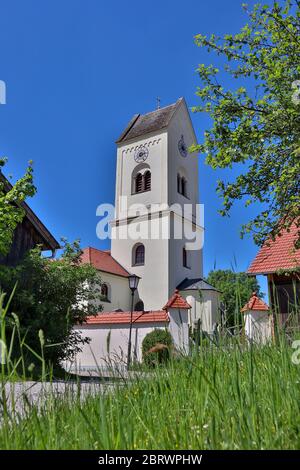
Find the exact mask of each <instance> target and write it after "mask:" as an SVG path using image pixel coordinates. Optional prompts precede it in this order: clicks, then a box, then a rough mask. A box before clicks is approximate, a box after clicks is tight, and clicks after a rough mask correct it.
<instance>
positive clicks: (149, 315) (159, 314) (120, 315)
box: [86, 310, 170, 325]
mask: <svg viewBox="0 0 300 470" xmlns="http://www.w3.org/2000/svg"><path fill="white" fill-rule="evenodd" d="M130 321H131V312H103V313H99V314H98V315H96V316H95V317H94V316H90V317H87V319H86V323H87V324H88V325H112V324H115V325H120V324H124V323H125V324H129V323H130ZM132 321H133V323H167V322H169V321H170V320H169V315H168V313H167V312H165V311H164V310H155V311H149V312H143V311H142V312H133V313H132Z"/></svg>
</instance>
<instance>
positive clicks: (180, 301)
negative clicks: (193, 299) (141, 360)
mask: <svg viewBox="0 0 300 470" xmlns="http://www.w3.org/2000/svg"><path fill="white" fill-rule="evenodd" d="M168 308H182V309H189V308H191V306H190V304H188V303H187V301H186V300H185V299H184V298H183V297H181V295H180V294H179V290H178V289H176V290H175V292H174V294H173V295H172V297H171V298H170V299H169V300H168V302H167V303H166V305H165V306H164V307H163V310H168Z"/></svg>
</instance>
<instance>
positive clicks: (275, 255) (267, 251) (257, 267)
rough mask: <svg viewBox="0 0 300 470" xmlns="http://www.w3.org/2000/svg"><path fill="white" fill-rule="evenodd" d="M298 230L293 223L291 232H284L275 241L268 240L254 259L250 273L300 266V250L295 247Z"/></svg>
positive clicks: (266, 272) (262, 272)
mask: <svg viewBox="0 0 300 470" xmlns="http://www.w3.org/2000/svg"><path fill="white" fill-rule="evenodd" d="M298 230H299V229H297V227H296V225H293V226H292V227H291V229H290V232H287V231H285V232H283V233H282V235H281V236H280V237H279V236H278V237H277V238H276V239H275V240H274V241H272V240H270V241H269V242H268V243H267V242H266V243H265V244H264V245H263V246H262V248H261V249H260V251H259V252H258V253H257V255H256V257H255V259H254V260H253V261H252V263H251V265H250V267H249V269H248V271H247V272H248V273H249V274H269V273H275V272H276V271H278V270H280V269H293V268H296V267H299V266H300V250H296V249H295V247H294V241H295V239H296V237H297V233H298Z"/></svg>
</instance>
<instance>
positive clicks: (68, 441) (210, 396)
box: [0, 343, 300, 449]
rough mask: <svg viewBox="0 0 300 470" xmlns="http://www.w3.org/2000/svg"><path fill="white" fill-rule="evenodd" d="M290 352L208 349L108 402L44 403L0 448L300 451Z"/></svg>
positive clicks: (5, 427)
mask: <svg viewBox="0 0 300 470" xmlns="http://www.w3.org/2000/svg"><path fill="white" fill-rule="evenodd" d="M293 352H294V350H293V349H292V348H291V347H289V346H287V345H285V344H284V343H282V344H281V345H280V346H276V347H275V346H269V347H264V348H261V349H256V348H253V349H250V348H248V349H245V347H243V348H241V346H240V345H239V344H236V345H231V346H230V347H226V348H222V347H214V348H209V349H205V350H203V351H202V352H200V353H197V355H195V357H191V358H188V359H181V360H177V361H176V362H173V363H170V364H169V366H168V367H167V368H162V369H157V370H155V371H154V372H152V373H151V375H150V376H149V377H148V378H147V379H146V380H145V379H144V380H137V381H135V382H134V383H131V384H129V383H128V384H125V385H123V386H118V385H116V388H115V389H114V391H113V392H111V393H110V394H108V395H107V396H103V395H101V396H97V397H88V398H87V399H86V400H85V401H82V400H81V401H80V397H79V396H73V397H70V396H68V397H67V396H65V397H62V398H61V399H57V398H54V397H51V396H50V397H49V398H48V400H47V401H46V402H45V404H44V406H43V407H42V409H41V410H40V412H39V413H37V411H36V409H35V408H31V409H29V411H28V412H27V416H26V417H24V418H23V419H22V420H21V421H20V422H17V421H15V420H14V418H13V417H12V416H11V415H10V416H7V419H5V420H3V421H2V426H0V448H1V449H199V448H200V449H299V448H300V414H299V407H300V365H295V364H293V362H292V360H291V357H292V354H293ZM0 386H1V385H0Z"/></svg>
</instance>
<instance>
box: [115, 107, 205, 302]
mask: <svg viewBox="0 0 300 470" xmlns="http://www.w3.org/2000/svg"><path fill="white" fill-rule="evenodd" d="M195 143H196V136H195V132H194V129H193V126H192V122H191V118H190V115H189V111H188V109H187V106H186V103H185V100H184V99H183V98H180V99H179V100H178V101H177V102H176V103H175V104H172V105H170V106H167V107H165V108H161V109H157V110H156V111H153V112H151V113H148V114H145V115H140V114H138V115H135V116H134V117H133V118H132V120H131V121H130V122H129V124H128V126H127V128H126V129H125V130H124V132H123V133H122V135H121V136H120V138H119V139H118V140H117V173H116V196H115V207H116V212H115V220H114V221H113V222H112V224H111V225H112V245H111V255H112V257H113V258H115V259H116V260H117V261H118V262H119V263H120V264H121V265H122V266H123V267H124V268H125V269H126V270H127V271H129V272H131V273H134V274H137V275H138V276H140V278H141V279H140V282H139V287H138V293H137V295H136V299H135V304H138V305H136V309H137V310H143V309H145V310H155V309H161V308H162V306H163V305H165V303H166V301H167V300H168V299H169V297H170V296H171V294H173V292H174V290H175V289H176V287H177V286H178V285H179V284H181V283H182V282H183V281H184V280H187V279H189V280H194V281H195V280H197V279H199V278H202V275H203V266H202V245H201V242H200V239H202V228H201V227H200V224H199V220H198V218H196V215H197V214H196V211H197V210H199V209H197V204H198V202H199V194H198V158H197V155H196V154H190V153H189V152H188V147H190V146H191V145H192V144H195ZM174 205H177V206H176V207H174ZM186 205H188V206H187V207H185V206H186ZM184 208H185V209H186V210H185V212H184ZM138 209H139V210H138ZM192 231H193V232H195V233H196V234H197V239H198V242H197V243H196V242H195V241H194V242H193V241H192V240H190V236H191V232H192ZM180 232H182V234H181V233H180ZM195 233H194V235H193V237H195ZM190 248H192V249H190Z"/></svg>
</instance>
